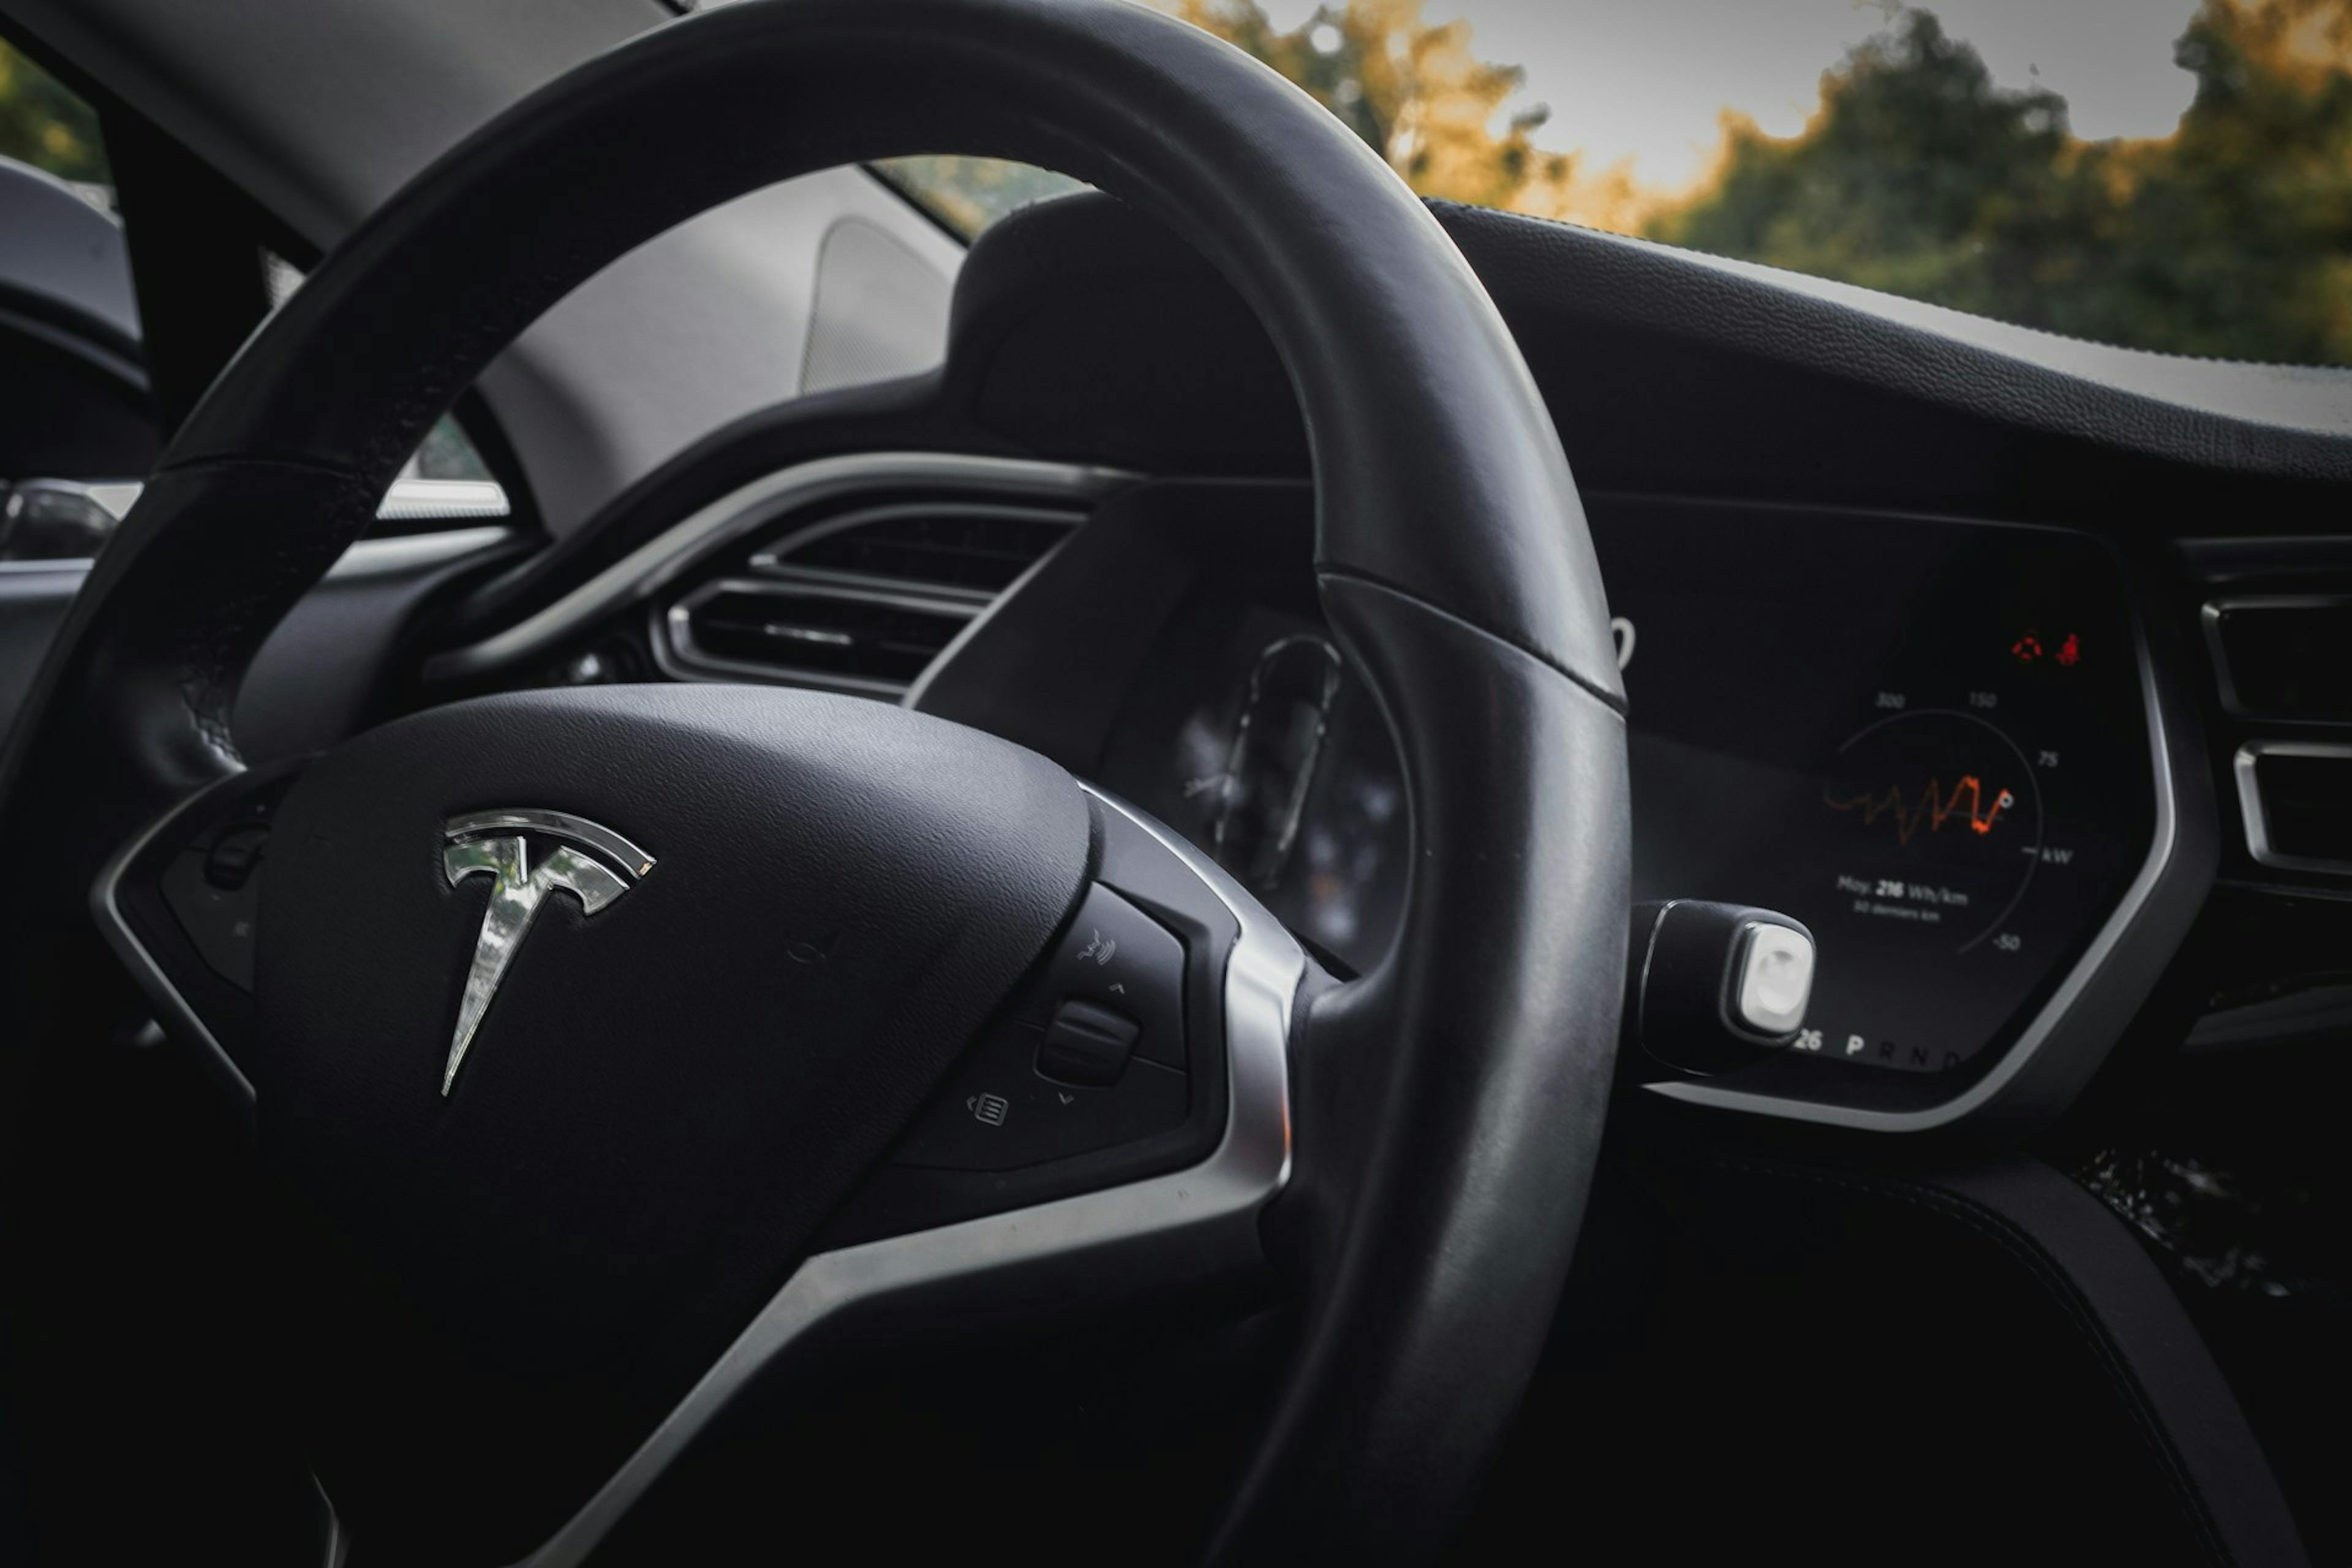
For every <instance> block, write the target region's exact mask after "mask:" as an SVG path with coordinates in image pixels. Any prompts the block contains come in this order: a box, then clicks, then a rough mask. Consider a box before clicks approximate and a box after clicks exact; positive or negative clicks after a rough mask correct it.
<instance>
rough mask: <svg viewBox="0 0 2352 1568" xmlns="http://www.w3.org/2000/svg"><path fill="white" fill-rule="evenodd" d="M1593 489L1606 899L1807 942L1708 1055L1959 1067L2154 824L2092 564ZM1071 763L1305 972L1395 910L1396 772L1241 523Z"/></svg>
mask: <svg viewBox="0 0 2352 1568" xmlns="http://www.w3.org/2000/svg"><path fill="white" fill-rule="evenodd" d="M1591 512H1592V517H1591V521H1592V528H1593V534H1594V540H1595V544H1596V547H1597V549H1598V552H1599V554H1600V557H1601V566H1602V570H1603V572H1604V574H1606V578H1607V582H1608V584H1609V593H1610V598H1611V604H1612V608H1613V609H1614V610H1615V611H1616V618H1615V622H1614V626H1613V629H1614V631H1615V633H1616V637H1617V643H1618V654H1619V660H1620V663H1621V666H1622V669H1623V674H1624V681H1625V688H1626V693H1627V698H1628V702H1629V719H1630V731H1631V746H1630V752H1631V766H1632V772H1633V811H1634V896H1635V897H1636V899H1637V900H1668V899H1701V900H1715V901H1720V902H1726V903H1735V904H1749V905H1759V906H1762V907H1766V908H1769V909H1773V910H1779V911H1780V912H1781V913H1784V914H1787V915H1790V916H1793V917H1795V918H1796V919H1797V920H1799V921H1801V922H1803V923H1804V924H1805V925H1806V926H1807V927H1808V928H1809V929H1810V930H1811V932H1812V934H1813V937H1814V940H1815V942H1816V944H1817V947H1818V951H1819V967H1818V969H1817V971H1816V976H1815V980H1814V985H1813V994H1812V1003H1811V1008H1810V1009H1809V1012H1808V1016H1807V1019H1806V1026H1805V1028H1804V1029H1803V1030H1802V1031H1801V1033H1800V1034H1799V1035H1798V1037H1797V1038H1796V1040H1795V1042H1794V1043H1793V1044H1792V1045H1790V1046H1789V1047H1786V1048H1783V1049H1775V1050H1766V1049H1759V1050H1758V1051H1757V1052H1756V1053H1755V1058H1754V1060H1752V1061H1751V1062H1749V1063H1748V1064H1746V1065H1745V1066H1742V1067H1738V1068H1734V1069H1732V1070H1731V1071H1729V1072H1718V1073H1715V1074H1712V1075H1709V1076H1711V1077H1713V1078H1715V1079H1718V1080H1719V1081H1720V1085H1721V1086H1725V1087H1738V1088H1740V1089H1746V1090H1750V1091H1754V1092H1760V1093H1767V1094H1773V1095H1777V1096H1781V1097H1786V1098H1791V1099H1799V1100H1821V1099H1834V1100H1839V1101H1842V1102H1848V1103H1859V1104H1864V1105H1870V1106H1877V1107H1890V1108H1891V1107H1904V1106H1910V1105H1919V1104H1927V1103H1930V1102H1932V1101H1933V1100H1940V1099H1944V1098H1948V1097H1949V1096H1951V1095H1953V1094H1954V1093H1956V1092H1957V1091H1958V1089H1961V1088H1963V1087H1965V1086H1967V1085H1969V1084H1971V1083H1974V1082H1976V1081H1978V1080H1979V1079H1982V1077H1983V1076H1984V1075H1985V1073H1986V1072H1987V1071H1988V1069H1989V1068H1990V1067H1991V1066H1992V1064H1993V1062H1994V1061H1995V1060H1997V1059H1998V1058H1999V1057H2000V1047H2003V1046H2005V1045H2007V1044H2009V1043H2011V1042H2012V1041H2013V1040H2015V1039H2016V1038H2017V1037H2018V1036H2019V1034H2020V1033H2021V1031H2022V1029H2023V1028H2024V1026H2026V1024H2027V1022H2028V1021H2029V1020H2030V1019H2031V1017H2032V1015H2033V1014H2034V1012H2035V1011H2036V1010H2037V1009H2038V1008H2039V1007H2040V1005H2042V1004H2043V1003H2045V1002H2046V1001H2047V1000H2048V998H2049V996H2050V995H2051V994H2052V992H2053V990H2054V989H2055V988H2056V987H2057V985H2058V984H2059V983H2060V982H2061V981H2062V979H2063V977H2064V976H2065V975H2066V974H2067V973H2068V972H2069V971H2070V970H2071V969H2072V968H2073V967H2074V965H2075V964H2076V963H2077V962H2078V961H2079V960H2080V959H2081V958H2082V956H2083V955H2084V952H2085V950H2086V949H2087V948H2088V947H2089V945H2090V944H2091V942H2092V941H2093V939H2094V938H2095V936H2096V934H2097V933H2098V932H2099V931H2100V929H2101V927H2102V926H2103V925H2105V923H2106V922H2107V921H2110V920H2112V919H2114V918H2115V917H2116V915H2117V913H2118V911H2119V910H2122V909H2123V908H2124V906H2125V904H2126V898H2127V895H2128V894H2129V893H2130V891H2131V889H2132V887H2133V884H2134V882H2135V880H2136V879H2138V878H2140V877H2141V875H2142V873H2143V872H2144V871H2145V870H2146V869H2147V868H2148V865H2149V861H2150V857H2151V851H2152V850H2153V848H2154V847H2155V846H2156V843H2157V831H2156V830H2157V816H2158V789H2159V787H2160V785H2159V782H2158V767H2157V758H2156V757H2155V754H2154V752H2152V743H2151V735H2150V729H2149V703H2148V692H2147V663H2146V657H2145V654H2144V652H2143V649H2142V647H2141V642H2140V637H2139V633H2138V629H2137V625H2136V622H2135V617H2134V616H2133V614H2132V611H2131V607H2130V602H2129V599H2128V597H2127V595H2126V588H2125V584H2124V579H2123V576H2122V573H2121V569H2120V566H2119V563H2117V561H2116V559H2115V557H2114V556H2113V554H2112V553H2111V552H2110V551H2109V550H2108V548H2107V547H2106V546H2105V545H2104V544H2103V543H2101V542H2098V541H2096V540H2095V539H2092V538H2090V537H2088V536H2086V535H2083V534H2079V533H2074V532H2068V531H2061V530H2055V529H2045V528H2027V527H2011V526H2001V525H1994V524H1985V523H1973V522H1955V521H1941V520H1934V519H1926V518H1916V517H1891V516H1858V515H1852V514H1838V513H1828V512H1819V511H1809V510H1801V509H1780V508H1750V507H1722V506H1703V505H1691V504H1686V503H1675V502H1670V501H1654V500H1629V499H1623V498H1613V499H1612V498H1602V499H1599V500H1595V501H1594V502H1593V503H1592V507H1591ZM1260 537H1263V535H1260ZM1101 777H1102V778H1103V780H1104V782H1106V783H1107V784H1109V785H1110V786H1111V787H1112V788H1114V789H1117V790H1118V791H1120V792H1121V793H1122V794H1125V795H1128V796H1129V797H1130V798H1132V799H1134V800H1135V801H1136V802H1137V803H1138V804H1139V805H1143V806H1145V807H1146V808H1147V809H1150V810H1151V811H1152V812H1154V813H1155V814H1157V815H1159V816H1160V817H1161V818H1162V819H1163V820H1165V821H1167V822H1169V823H1171V825H1173V826H1177V827H1178V828H1180V829H1181V831H1183V832H1185V833H1186V834H1188V835H1189V836H1190V837H1192V839H1193V841H1194V842H1195V843H1196V844H1197V845H1199V847H1202V849H1204V850H1206V851H1208V852H1209V853H1211V854H1212V855H1213V856H1215V857H1216V858H1218V859H1219V860H1220V861H1221V862H1222V863H1223V864H1224V865H1225V866H1226V868H1228V869H1229V870H1231V871H1232V872H1234V875H1235V876H1236V877H1237V878H1239V879H1241V880H1242V881H1244V883H1245V884H1246V885H1248V886H1249V887H1250V888H1251V889H1253V890H1254V891H1255V892H1256V893H1257V894H1258V896H1259V897H1260V898H1261V899H1263V900H1265V902H1266V904H1267V906H1268V907H1269V908H1270V909H1272V910H1274V911H1275V912H1276V913H1277V914H1278V915H1280V916H1281V917H1282V918H1283V919H1284V921H1286V923H1287V924H1289V925H1290V926H1291V927H1292V929H1293V930H1294V931H1297V933H1298V934H1299V935H1300V936H1302V937H1303V938H1305V939H1306V940H1307V941H1308V942H1311V943H1313V944H1315V945H1316V947H1317V948H1318V951H1319V952H1322V953H1323V954H1324V956H1325V957H1326V959H1327V961H1328V962H1329V963H1332V964H1333V965H1334V966H1335V967H1337V968H1340V969H1343V970H1360V969H1362V968H1366V967H1369V966H1370V964H1371V963H1374V962H1375V961H1377V959H1378V957H1379V956H1380V954H1381V952H1382V951H1383V949H1384V948H1385V947H1386V945H1387V944H1388V942H1389V941H1390V940H1391V937H1392V936H1393V934H1394V932H1395V929H1396V924H1397V921H1398V917H1399V911H1400V910H1401V909H1402V900H1403V893H1404V883H1405V878H1406V875H1407V869H1408V867H1409V865H1410V860H1411V844H1410V832H1409V827H1408V813H1407V809H1406V801H1405V792H1404V784H1403V781H1402V773H1401V770H1400V768H1399V765H1398V763H1397V759H1396V756H1395V753H1394V752H1393V749H1392V747H1391V744H1390V742H1389V737H1388V734H1387V731H1386V729H1385V728H1384V725H1383V723H1382V721H1381V716H1380V715H1379V713H1378V712H1377V711H1376V710H1374V708H1373V706H1372V704H1371V702H1370V700H1369V699H1368V697H1367V696H1366V695H1365V693H1364V691H1363V689H1361V687H1360V684H1359V683H1358V682H1357V681H1356V679H1354V677H1353V676H1352V674H1351V673H1350V671H1349V665H1348V660H1347V657H1346V655H1345V653H1344V652H1343V651H1342V650H1341V649H1340V648H1339V647H1338V646H1337V645H1336V643H1335V642H1334V640H1333V639H1332V638H1331V637H1330V636H1329V634H1328V628H1326V627H1325V626H1324V625H1323V623H1322V622H1321V620H1320V618H1319V616H1318V615H1317V614H1316V612H1315V609H1314V604H1313V599H1312V595H1311V585H1310V584H1306V583H1304V582H1302V581H1299V580H1298V579H1297V577H1296V576H1292V575H1290V574H1285V573H1283V572H1282V571H1281V570H1280V569H1279V567H1278V564H1277V563H1274V562H1271V561H1258V562H1256V563H1251V562H1250V561H1249V560H1248V559H1247V553H1246V547H1244V550H1243V551H1242V552H1238V554H1237V555H1227V556H1225V557H1224V559H1223V561H1222V563H1203V570H1202V573H1201V575H1200V577H1199V579H1198V581H1197V583H1196V584H1195V586H1194V588H1193V590H1192V593H1191V594H1190V595H1187V597H1186V600H1185V602H1184V603H1182V604H1181V605H1180V606H1179V607H1177V609H1176V610H1175V611H1174V613H1173V614H1171V616H1170V617H1169V618H1168V621H1167V623H1166V625H1165V626H1164V628H1163V630H1162V631H1161V633H1160V637H1159V639H1158V646H1157V647H1155V648H1154V650H1153V651H1152V652H1151V654H1150V657H1148V658H1145V659H1143V660H1142V661H1141V662H1140V664H1139V668H1138V676H1137V679H1136V680H1135V683H1134V685H1133V688H1132V690H1131V694H1130V696H1129V700H1127V701H1126V702H1125V703H1124V704H1122V705H1121V707H1120V709H1119V710H1118V713H1117V715H1116V717H1115V719H1114V721H1113V722H1112V724H1111V726H1110V728H1109V732H1108V737H1107V741H1106V744H1105V747H1104V750H1103V754H1102V759H1101ZM1635 960H1636V962H1638V960H1639V955H1638V954H1636V955H1635ZM1664 1066H1666V1067H1667V1068H1676V1067H1678V1066H1679V1064H1675V1063H1671V1062H1669V1063H1665V1064H1664ZM1693 1076H1696V1075H1693Z"/></svg>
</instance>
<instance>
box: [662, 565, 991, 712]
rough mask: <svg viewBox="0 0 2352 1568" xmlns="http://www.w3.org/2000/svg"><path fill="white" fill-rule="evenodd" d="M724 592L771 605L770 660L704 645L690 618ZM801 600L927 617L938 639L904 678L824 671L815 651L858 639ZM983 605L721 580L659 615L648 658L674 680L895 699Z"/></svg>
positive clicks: (831, 586)
mask: <svg viewBox="0 0 2352 1568" xmlns="http://www.w3.org/2000/svg"><path fill="white" fill-rule="evenodd" d="M726 595H731V596H734V597H736V598H739V599H750V600H762V599H764V600H767V601H769V602H771V603H772V605H773V606H774V616H775V619H773V620H772V621H771V622H769V623H768V626H767V627H766V630H767V632H768V635H769V637H770V639H771V641H772V644H773V646H774V647H775V650H776V657H775V658H773V659H772V660H759V659H751V658H743V657H741V656H740V654H730V653H727V652H724V651H721V650H716V649H713V648H711V647H707V646H706V638H705V637H704V636H703V635H702V634H701V630H700V628H699V627H698V623H697V619H696V617H697V616H698V614H699V613H700V612H702V611H703V610H704V609H705V608H707V607H708V606H709V605H711V604H712V603H714V602H715V601H717V600H719V598H720V597H722V596H726ZM804 603H817V604H838V605H871V606H875V607H877V608H881V609H887V610H897V611H899V612H902V613H905V614H909V615H912V616H929V617H933V618H935V619H937V620H938V621H939V622H940V634H941V635H940V638H939V642H938V645H937V647H935V648H933V649H932V651H931V654H930V657H929V658H927V659H926V660H925V661H924V662H923V665H922V666H921V667H920V668H918V669H915V670H911V671H909V672H908V675H907V678H906V679H895V678H893V677H890V676H887V675H882V674H877V673H874V672H872V671H871V670H865V671H860V670H845V669H841V668H826V666H825V665H824V663H822V662H819V660H818V659H817V658H815V657H814V656H815V651H816V650H818V649H826V650H839V651H841V652H843V653H852V652H855V651H856V649H857V647H858V638H857V634H856V633H855V632H852V631H845V630H840V629H837V628H835V627H832V626H824V625H822V624H821V623H820V622H819V621H817V620H816V619H814V618H812V617H810V616H807V615H805V614H804V613H797V612H795V610H794V608H793V606H794V605H799V604H804ZM987 603H988V602H987V600H985V599H981V600H978V601H974V600H971V599H968V598H958V599H946V598H940V597H936V596H932V595H923V594H905V593H892V592H889V591H887V590H884V589H878V588H869V587H865V586H859V585H852V584H838V583H824V582H814V581H782V580H773V579H765V578H756V577H721V578H719V579H718V580H716V581H715V582H710V583H706V584H703V585H702V586H701V587H699V588H697V589H695V590H694V591H693V592H692V593H690V594H688V595H685V596H684V597H682V598H680V599H678V600H677V601H676V602H674V603H673V604H671V605H669V606H668V607H667V609H666V610H664V611H663V612H662V614H661V616H660V624H659V625H658V626H656V628H655V635H654V659H655V662H656V664H658V665H659V666H660V667H661V668H662V670H663V672H664V673H665V674H667V675H669V676H671V677H672V678H673V679H679V680H711V679H719V680H753V681H764V682H767V683H770V684H774V685H786V686H815V687H822V688H824V689H826V690H831V691H850V692H856V693H858V694H860V695H864V696H869V697H886V698H897V697H899V696H902V695H904V694H905V692H906V690H907V689H908V687H910V686H911V685H913V684H914V682H915V681H916V680H917V679H920V678H921V675H922V673H923V671H924V670H927V669H929V668H930V666H932V665H934V664H936V663H938V662H939V658H940V655H941V654H943V653H945V652H946V650H947V649H948V648H949V647H950V646H952V645H953V643H954V642H955V640H956V638H957V637H959V636H961V634H962V631H963V628H964V626H965V625H966V624H967V623H969V622H970V621H971V620H973V619H974V618H976V617H977V616H979V615H980V613H981V611H982V609H984V608H986V606H987ZM881 651H882V650H877V652H881ZM886 657H887V655H886Z"/></svg>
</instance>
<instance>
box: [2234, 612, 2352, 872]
mask: <svg viewBox="0 0 2352 1568" xmlns="http://www.w3.org/2000/svg"><path fill="white" fill-rule="evenodd" d="M2347 608H2352V595H2347V594H2235V595H2231V596H2230V597H2228V598H2224V599H2208V600H2206V601H2205V604H2204V606H2203V607H2202V608H2201V609H2200V611H2199V612H2198V616H2197V621H2198V625H2199V626H2201V627H2202V628H2203V629H2204V633H2205V647H2206V651H2207V652H2209V653H2210V654H2211V655H2212V657H2213V683H2214V686H2215V687H2216V689H2218V691H2219V694H2220V696H2221V711H2222V712H2224V713H2227V714H2229V715H2230V716H2231V718H2233V719H2279V720H2283V721H2287V722H2298V721H2301V722H2309V721H2312V716H2307V715H2306V716H2303V717H2302V718H2301V719H2298V717H2297V716H2296V715H2293V714H2285V713H2270V712H2266V711H2264V710H2263V709H2261V708H2259V707H2256V706H2254V705H2253V704H2251V703H2249V702H2247V701H2246V700H2245V699H2244V698H2243V697H2242V696H2241V695H2240V693H2239V691H2238V682H2237V679H2236V677H2235V676H2234V675H2233V674H2232V673H2231V668H2230V650H2229V648H2228V647H2227V646H2226V645H2225V644H2224V642H2223V640H2222V637H2221V622H2222V619H2223V617H2225V616H2228V615H2229V614H2230V612H2231V611H2232V610H2343V609H2347ZM2320 721H2322V722H2324V721H2325V720H2324V718H2323V719H2321V720H2320ZM2257 858H2260V857H2257ZM2268 863H2269V862H2264V864H2268Z"/></svg>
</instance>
